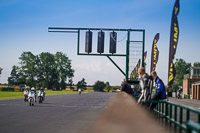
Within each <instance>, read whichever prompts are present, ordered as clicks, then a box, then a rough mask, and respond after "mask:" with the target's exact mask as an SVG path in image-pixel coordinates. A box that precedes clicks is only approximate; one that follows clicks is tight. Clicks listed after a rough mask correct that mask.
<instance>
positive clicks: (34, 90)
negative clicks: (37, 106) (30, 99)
mask: <svg viewBox="0 0 200 133" xmlns="http://www.w3.org/2000/svg"><path fill="white" fill-rule="evenodd" d="M31 91H32V92H34V93H35V102H36V97H37V91H36V89H35V88H34V87H32V88H31Z"/></svg>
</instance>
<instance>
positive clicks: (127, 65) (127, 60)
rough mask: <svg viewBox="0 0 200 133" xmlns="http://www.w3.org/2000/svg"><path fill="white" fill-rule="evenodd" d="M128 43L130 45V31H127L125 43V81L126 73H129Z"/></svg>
mask: <svg viewBox="0 0 200 133" xmlns="http://www.w3.org/2000/svg"><path fill="white" fill-rule="evenodd" d="M129 43H130V30H128V33H127V41H126V81H128V71H129Z"/></svg>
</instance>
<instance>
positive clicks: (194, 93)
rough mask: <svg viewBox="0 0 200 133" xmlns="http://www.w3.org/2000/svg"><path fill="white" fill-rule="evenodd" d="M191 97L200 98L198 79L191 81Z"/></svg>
mask: <svg viewBox="0 0 200 133" xmlns="http://www.w3.org/2000/svg"><path fill="white" fill-rule="evenodd" d="M191 94H192V99H197V100H200V81H199V82H195V83H192V93H191Z"/></svg>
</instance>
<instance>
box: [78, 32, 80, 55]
mask: <svg viewBox="0 0 200 133" xmlns="http://www.w3.org/2000/svg"><path fill="white" fill-rule="evenodd" d="M79 47H80V30H79V29H78V41H77V55H79Z"/></svg>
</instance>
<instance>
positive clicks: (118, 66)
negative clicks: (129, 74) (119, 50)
mask: <svg viewBox="0 0 200 133" xmlns="http://www.w3.org/2000/svg"><path fill="white" fill-rule="evenodd" d="M107 57H108V59H109V60H110V61H111V62H112V63H113V64H114V65H115V66H116V67H117V68H118V70H119V71H120V72H121V73H122V74H123V75H124V76H126V74H125V73H124V71H123V70H122V69H121V68H120V67H119V66H118V65H117V64H116V63H115V62H114V61H113V60H112V59H111V58H110V56H107Z"/></svg>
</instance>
